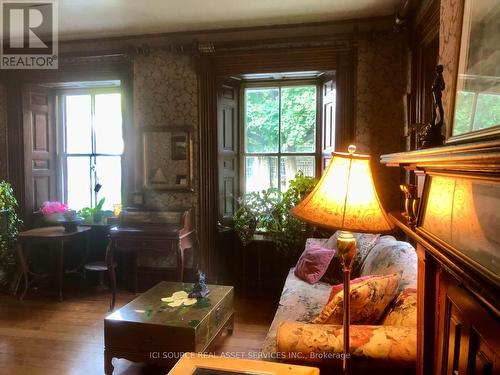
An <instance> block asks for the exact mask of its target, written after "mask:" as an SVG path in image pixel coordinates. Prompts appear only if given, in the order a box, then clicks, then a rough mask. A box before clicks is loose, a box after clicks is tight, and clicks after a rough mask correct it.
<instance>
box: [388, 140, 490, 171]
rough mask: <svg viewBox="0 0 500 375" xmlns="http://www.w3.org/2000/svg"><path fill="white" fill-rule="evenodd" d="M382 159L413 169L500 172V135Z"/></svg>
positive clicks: (402, 153)
mask: <svg viewBox="0 0 500 375" xmlns="http://www.w3.org/2000/svg"><path fill="white" fill-rule="evenodd" d="M380 162H381V163H382V164H386V165H387V166H403V167H409V169H423V168H425V169H445V170H456V171H470V172H474V171H478V172H492V173H499V172H500V139H496V140H492V141H485V142H476V143H468V144H461V145H453V146H443V147H436V148H430V149H425V150H417V151H410V152H400V153H395V154H386V155H382V156H381V157H380Z"/></svg>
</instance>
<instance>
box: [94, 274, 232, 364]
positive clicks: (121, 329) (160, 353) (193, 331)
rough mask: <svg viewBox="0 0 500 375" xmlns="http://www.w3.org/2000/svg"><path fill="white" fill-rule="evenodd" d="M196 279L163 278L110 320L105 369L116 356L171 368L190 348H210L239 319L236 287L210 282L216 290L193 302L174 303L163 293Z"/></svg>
mask: <svg viewBox="0 0 500 375" xmlns="http://www.w3.org/2000/svg"><path fill="white" fill-rule="evenodd" d="M192 287H193V284H192V283H181V282H167V281H163V282H161V283H159V284H157V285H155V286H154V287H153V288H151V289H149V290H148V291H146V292H144V293H143V294H142V295H141V296H139V297H138V298H136V299H134V300H133V301H132V302H130V303H128V304H127V305H125V306H123V307H122V308H121V309H119V310H117V311H115V312H113V313H112V314H110V315H109V316H107V317H106V318H105V319H104V372H105V374H111V373H112V372H113V364H112V359H113V358H125V359H128V360H130V361H134V362H143V363H151V364H157V365H161V366H166V367H171V366H173V365H174V364H175V363H176V362H177V360H179V358H181V357H182V355H183V354H184V353H185V352H205V351H207V349H208V348H209V347H210V345H211V344H212V343H213V342H214V340H215V339H216V338H217V337H218V336H219V335H220V334H221V333H222V332H223V331H224V329H226V328H227V329H228V333H230V334H231V333H232V330H233V324H234V320H233V318H234V311H233V295H234V291H233V287H232V286H224V285H208V287H209V289H210V294H209V295H208V296H207V297H206V298H202V299H199V300H198V302H196V304H194V305H191V306H179V307H169V306H168V305H167V303H165V302H162V301H161V298H162V297H169V296H171V295H172V294H173V293H174V292H177V291H180V290H185V291H186V292H189V291H190V290H191V289H192Z"/></svg>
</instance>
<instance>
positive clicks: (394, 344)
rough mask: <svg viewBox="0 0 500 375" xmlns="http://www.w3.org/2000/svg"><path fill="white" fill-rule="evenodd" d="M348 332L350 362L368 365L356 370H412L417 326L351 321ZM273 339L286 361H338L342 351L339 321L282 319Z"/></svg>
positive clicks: (413, 368) (401, 371) (372, 371)
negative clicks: (302, 321) (352, 323)
mask: <svg viewBox="0 0 500 375" xmlns="http://www.w3.org/2000/svg"><path fill="white" fill-rule="evenodd" d="M349 336H350V345H349V346H350V351H349V353H350V355H351V360H350V361H352V363H351V365H352V366H353V367H354V366H360V365H361V364H362V363H365V366H363V367H367V368H364V370H365V371H363V372H361V371H359V372H358V371H357V372H356V373H367V374H371V373H374V370H375V369H376V370H381V369H393V370H396V373H398V374H403V373H408V372H410V373H413V372H414V371H415V365H416V357H417V328H416V327H397V326H377V325H352V326H351V328H350V335H349ZM276 341H277V351H278V353H281V355H283V356H284V357H285V359H286V360H287V361H293V360H297V359H300V361H308V362H315V363H324V361H327V362H328V361H329V362H336V363H339V364H340V362H341V361H340V360H339V358H338V357H337V355H338V354H340V353H342V352H343V329H342V326H341V325H330V324H303V323H297V322H283V323H282V324H281V325H280V327H279V329H278V331H277V337H276ZM322 354H323V355H322ZM375 364H376V368H374V365H375ZM358 369H359V368H358ZM353 370H354V368H353ZM366 370H367V371H366ZM321 373H323V370H322V371H321ZM328 373H330V372H328ZM331 373H333V371H332V372H331ZM339 373H341V372H339ZM377 373H379V372H378V371H377ZM391 373H393V372H392V371H391Z"/></svg>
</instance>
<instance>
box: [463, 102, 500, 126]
mask: <svg viewBox="0 0 500 375" xmlns="http://www.w3.org/2000/svg"><path fill="white" fill-rule="evenodd" d="M499 124H500V94H483V93H481V94H479V95H478V96H477V103H476V114H475V115H474V126H473V128H472V130H481V129H486V128H489V127H491V126H493V125H499ZM455 126H456V125H455Z"/></svg>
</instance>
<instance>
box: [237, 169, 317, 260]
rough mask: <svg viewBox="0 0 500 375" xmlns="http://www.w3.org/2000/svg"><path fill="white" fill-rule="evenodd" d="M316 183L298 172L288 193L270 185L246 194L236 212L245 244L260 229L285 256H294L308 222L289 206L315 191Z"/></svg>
mask: <svg viewBox="0 0 500 375" xmlns="http://www.w3.org/2000/svg"><path fill="white" fill-rule="evenodd" d="M316 182H317V181H316V179H315V178H313V177H309V176H304V174H303V173H302V172H299V173H297V174H296V175H295V178H294V179H293V180H291V181H290V183H289V187H288V190H286V191H285V192H280V191H279V190H278V189H276V188H269V189H267V190H263V191H261V192H252V193H248V194H245V195H244V196H243V197H242V198H241V199H240V207H239V209H238V210H237V211H236V213H235V215H234V222H235V231H236V233H237V235H238V237H239V238H240V240H241V241H242V243H243V244H244V245H246V244H247V243H248V242H249V241H250V240H251V238H252V236H253V234H254V233H255V231H260V232H263V233H265V234H266V235H267V236H268V237H269V238H270V239H271V240H272V241H273V242H274V243H275V244H276V248H277V250H278V251H279V252H281V253H282V254H283V255H284V256H285V257H287V258H294V257H295V256H296V254H297V252H298V251H299V250H300V248H301V246H302V245H303V241H304V232H305V229H306V225H305V223H303V222H301V221H300V220H298V219H296V218H295V217H294V216H292V214H291V213H290V209H291V208H292V207H294V206H295V205H296V204H297V203H299V202H300V201H301V200H302V199H303V198H304V197H305V196H306V195H307V194H309V193H310V192H311V191H312V189H313V188H314V186H315V185H316Z"/></svg>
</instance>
